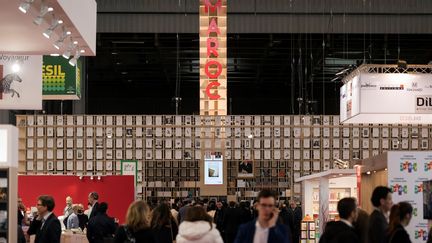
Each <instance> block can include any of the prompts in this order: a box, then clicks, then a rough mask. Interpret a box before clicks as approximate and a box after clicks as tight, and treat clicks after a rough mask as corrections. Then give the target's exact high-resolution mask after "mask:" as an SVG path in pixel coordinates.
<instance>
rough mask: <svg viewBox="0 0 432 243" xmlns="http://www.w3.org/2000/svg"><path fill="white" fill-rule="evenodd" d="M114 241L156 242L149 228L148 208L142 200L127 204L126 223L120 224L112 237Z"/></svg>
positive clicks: (125, 242) (122, 242)
mask: <svg viewBox="0 0 432 243" xmlns="http://www.w3.org/2000/svg"><path fill="white" fill-rule="evenodd" d="M114 242H115V243H156V240H155V238H154V235H153V232H152V230H151V228H150V208H149V207H148V205H147V204H146V203H145V202H143V201H136V202H134V203H132V204H131V205H130V206H129V209H128V211H127V213H126V224H125V225H123V226H120V227H119V228H118V229H117V231H116V234H115V237H114Z"/></svg>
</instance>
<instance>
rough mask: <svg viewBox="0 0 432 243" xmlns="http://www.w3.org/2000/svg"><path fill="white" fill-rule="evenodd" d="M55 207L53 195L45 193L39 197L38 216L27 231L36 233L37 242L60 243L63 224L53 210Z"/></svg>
mask: <svg viewBox="0 0 432 243" xmlns="http://www.w3.org/2000/svg"><path fill="white" fill-rule="evenodd" d="M54 207H55V203H54V198H53V197H51V196H46V195H44V196H40V197H39V198H38V203H37V211H38V216H37V218H36V219H35V220H33V222H32V223H31V224H30V228H29V229H28V231H27V233H28V234H29V235H36V238H35V243H48V242H49V243H60V237H61V226H60V221H59V220H58V219H57V217H56V216H55V215H54V213H53V212H52V211H53V210H54Z"/></svg>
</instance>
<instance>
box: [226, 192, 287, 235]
mask: <svg viewBox="0 0 432 243" xmlns="http://www.w3.org/2000/svg"><path fill="white" fill-rule="evenodd" d="M276 197H277V196H276V193H275V192H273V191H270V190H262V191H261V192H260V193H259V194H258V199H257V201H258V205H257V210H258V218H257V219H256V220H255V221H251V222H249V223H246V224H243V225H241V226H240V228H239V231H238V233H237V237H236V239H235V241H234V242H235V243H273V242H278V243H291V242H292V241H291V235H290V232H289V229H288V227H287V226H285V225H283V224H279V223H278V222H277V221H278V217H279V209H278V208H277V207H276Z"/></svg>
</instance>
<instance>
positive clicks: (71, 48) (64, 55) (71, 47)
mask: <svg viewBox="0 0 432 243" xmlns="http://www.w3.org/2000/svg"><path fill="white" fill-rule="evenodd" d="M74 48H75V45H74V44H73V41H72V38H70V42H69V46H68V48H67V49H66V51H65V52H64V53H63V57H64V58H66V59H69V58H70V56H71V53H72V50H73V49H74Z"/></svg>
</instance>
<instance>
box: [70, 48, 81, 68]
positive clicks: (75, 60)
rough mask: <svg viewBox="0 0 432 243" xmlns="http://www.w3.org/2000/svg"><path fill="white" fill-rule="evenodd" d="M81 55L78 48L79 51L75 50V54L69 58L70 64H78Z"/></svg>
mask: <svg viewBox="0 0 432 243" xmlns="http://www.w3.org/2000/svg"><path fill="white" fill-rule="evenodd" d="M80 56H81V54H80V52H79V51H78V49H77V51H76V52H75V56H74V57H73V58H72V59H70V60H69V64H70V65H72V66H75V65H76V64H77V61H78V59H79V58H80Z"/></svg>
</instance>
